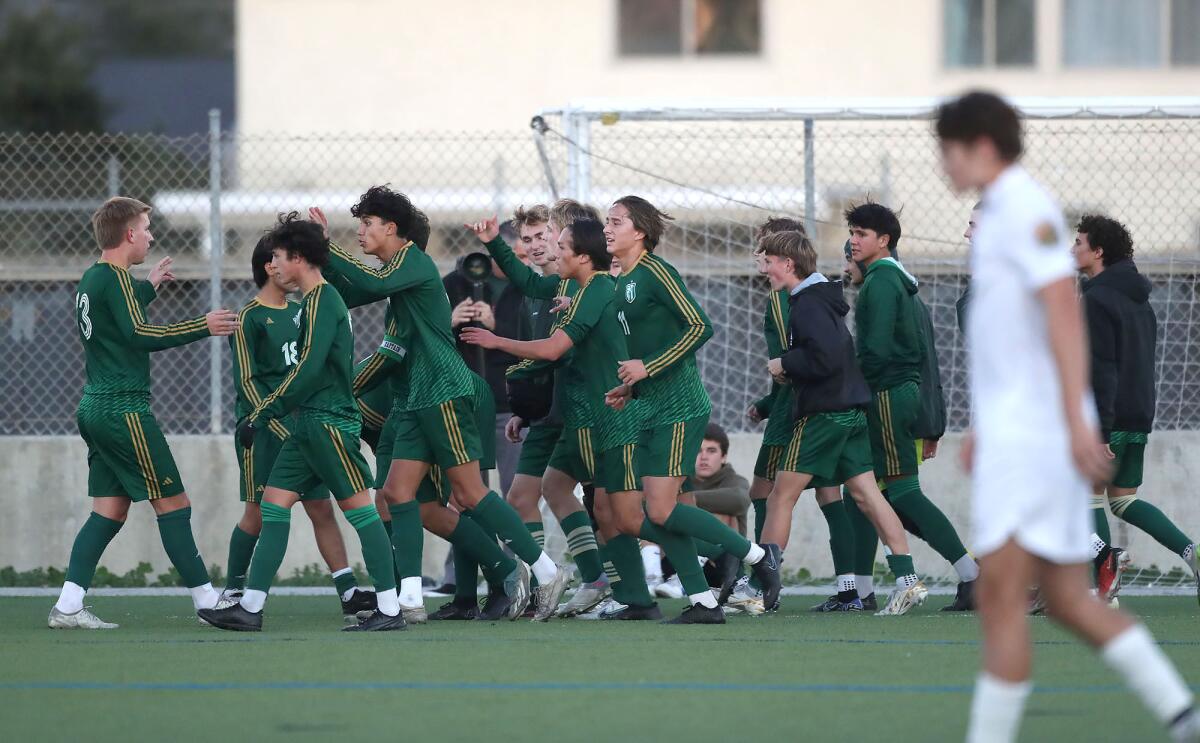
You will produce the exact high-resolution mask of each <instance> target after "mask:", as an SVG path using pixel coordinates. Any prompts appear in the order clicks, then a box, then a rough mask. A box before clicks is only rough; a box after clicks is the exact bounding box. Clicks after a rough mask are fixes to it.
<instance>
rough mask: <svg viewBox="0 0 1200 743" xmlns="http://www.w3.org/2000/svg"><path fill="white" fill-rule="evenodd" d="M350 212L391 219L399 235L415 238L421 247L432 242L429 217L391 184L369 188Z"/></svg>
mask: <svg viewBox="0 0 1200 743" xmlns="http://www.w3.org/2000/svg"><path fill="white" fill-rule="evenodd" d="M350 214H352V215H353V216H354V217H355V218H357V219H362V218H363V217H379V218H380V219H382V220H383V221H384V222H391V223H392V224H394V225H396V234H398V235H400V236H402V237H404V238H407V239H409V240H412V241H413V242H414V243H416V245H417V247H418V248H420V249H421V250H424V249H425V248H426V246H427V245H428V244H429V217H427V216H425V212H423V211H421V210H420V209H418V208H417V207H415V206H413V203H412V202H411V201H409V199H408V197H407V196H405V195H404V194H402V193H400V192H399V191H393V190H392V189H391V188H389V187H388V186H387V185H383V186H371V187H370V188H368V189H367V192H366V193H364V194H363V195H362V196H360V197H358V203H357V204H355V205H354V206H352V207H350Z"/></svg>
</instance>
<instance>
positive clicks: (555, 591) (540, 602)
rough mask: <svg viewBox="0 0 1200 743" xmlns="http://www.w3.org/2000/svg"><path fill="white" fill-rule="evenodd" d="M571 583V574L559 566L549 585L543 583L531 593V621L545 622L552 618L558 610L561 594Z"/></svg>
mask: <svg viewBox="0 0 1200 743" xmlns="http://www.w3.org/2000/svg"><path fill="white" fill-rule="evenodd" d="M570 582H571V573H570V572H568V571H567V569H566V568H564V567H563V566H561V565H559V566H558V572H556V573H555V574H554V578H553V580H551V581H550V582H549V583H543V584H541V585H539V586H538V587H537V589H535V590H534V592H533V602H532V603H533V606H534V612H533V621H535V622H545V621H548V620H549V619H550V617H552V616H554V610H555V609H557V608H558V600H559V599H561V598H562V595H563V592H564V591H566V590H567V584H569V583H570Z"/></svg>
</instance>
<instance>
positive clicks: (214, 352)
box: [208, 108, 225, 434]
mask: <svg viewBox="0 0 1200 743" xmlns="http://www.w3.org/2000/svg"><path fill="white" fill-rule="evenodd" d="M224 256H225V235H224V231H223V228H222V226H221V111H220V109H216V108H214V109H212V110H210V111H209V112H208V269H209V274H208V280H209V289H208V298H209V306H210V309H214V310H215V309H219V308H220V307H221V260H222V259H223V258H224ZM223 340H224V339H222V338H210V339H209V341H208V344H209V346H208V347H209V364H208V373H209V391H208V395H209V409H210V410H211V411H212V420H211V424H212V425H211V430H212V432H213V433H214V434H217V433H221V427H222V422H223V420H222V419H223V417H224V416H223V415H222V413H223V412H224V411H223V409H222V405H221V357H222V353H223V351H224V346H225V344H224V342H223Z"/></svg>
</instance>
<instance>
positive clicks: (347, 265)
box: [322, 243, 425, 306]
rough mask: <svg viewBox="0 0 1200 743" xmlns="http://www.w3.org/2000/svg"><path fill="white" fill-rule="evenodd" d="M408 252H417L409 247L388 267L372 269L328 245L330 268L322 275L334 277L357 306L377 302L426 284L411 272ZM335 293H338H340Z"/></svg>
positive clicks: (390, 262) (415, 272)
mask: <svg viewBox="0 0 1200 743" xmlns="http://www.w3.org/2000/svg"><path fill="white" fill-rule="evenodd" d="M410 250H418V248H414V247H413V246H412V245H411V244H410V245H409V246H407V247H405V248H402V249H401V250H400V252H399V253H397V254H396V256H395V257H393V258H392V260H390V261H388V263H387V265H385V266H382V267H380V268H371V267H370V266H368V265H366V264H365V263H363V262H362V261H360V260H358V259H357V258H355V257H354V256H352V255H350V254H349V253H347V252H346V251H345V250H342V248H341V247H340V246H338V245H337V244H336V243H330V244H329V265H328V266H326V267H325V269H324V270H323V271H322V273H323V274H324V273H331V274H333V275H334V276H337V277H338V285H339V286H346V287H348V291H349V290H353V291H351V294H352V296H353V297H354V299H355V301H356V302H359V303H362V304H365V303H366V302H367V301H379V300H381V299H385V298H387V297H389V296H391V295H392V294H395V293H396V292H399V291H404V290H405V289H408V288H410V287H413V286H415V285H417V284H419V283H421V282H422V281H424V280H425V276H423V275H422V272H420V271H414V270H411V269H412V268H413V267H414V266H413V264H412V263H411V262H410V261H408V260H407V259H408V256H409V251H410ZM342 282H344V283H342ZM338 291H339V292H341V289H339V290H338ZM355 306H358V305H357V304H356V305H355Z"/></svg>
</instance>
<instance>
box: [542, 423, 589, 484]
mask: <svg viewBox="0 0 1200 743" xmlns="http://www.w3.org/2000/svg"><path fill="white" fill-rule="evenodd" d="M592 430H593V429H591V428H564V429H562V434H561V435H560V436H559V438H558V441H557V442H555V444H554V452H553V453H552V454H551V455H550V461H549V462H547V463H546V466H547V468H552V469H556V470H558V471H559V472H563V473H566V474H567V475H569V476H571V477H573V478H574V479H575V482H580V483H584V484H586V483H589V482H592V480H594V479H595V477H596V454H595V449H594V448H593V445H594V443H595V437H594V436H593V435H592Z"/></svg>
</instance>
